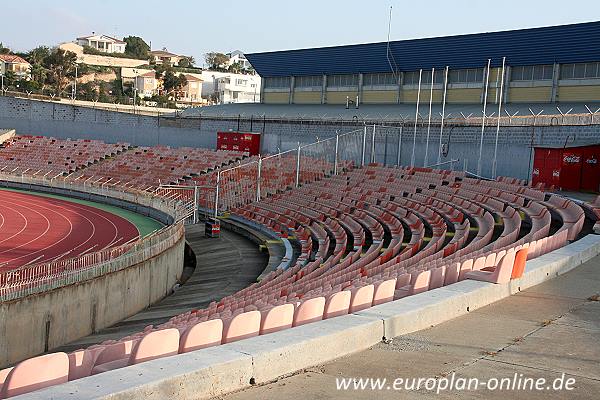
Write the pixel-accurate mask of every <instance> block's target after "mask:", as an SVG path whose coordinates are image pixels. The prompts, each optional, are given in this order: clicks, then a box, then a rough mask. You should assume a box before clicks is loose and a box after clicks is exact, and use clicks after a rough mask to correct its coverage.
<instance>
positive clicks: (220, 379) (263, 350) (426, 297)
mask: <svg viewBox="0 0 600 400" xmlns="http://www.w3.org/2000/svg"><path fill="white" fill-rule="evenodd" d="M598 254H600V236H598V235H588V236H586V237H584V238H582V239H581V240H579V241H578V242H576V243H573V244H570V245H568V246H566V247H563V248H561V249H559V250H556V251H554V252H552V253H549V254H546V255H544V256H541V257H538V258H536V259H534V260H530V261H529V262H528V263H527V270H526V272H525V274H524V276H523V277H522V278H520V279H518V280H514V281H512V282H510V283H507V284H503V285H494V284H491V283H486V282H478V281H470V280H467V281H462V282H458V283H455V284H453V285H449V286H445V287H443V288H440V289H435V290H431V291H428V292H425V293H421V294H418V295H414V296H410V297H408V298H404V299H401V300H397V301H393V302H390V303H386V304H382V305H379V306H376V307H372V308H369V309H367V310H364V311H361V312H358V313H356V314H351V315H346V316H342V317H337V318H333V319H330V320H325V321H321V322H316V323H312V324H307V325H303V326H300V327H296V328H292V329H288V330H285V331H281V332H277V333H274V334H269V335H264V336H258V337H255V338H251V339H245V340H243V341H239V342H234V343H230V344H226V345H221V346H218V347H213V348H209V349H203V350H198V351H196V352H192V353H188V354H182V355H178V356H173V357H169V358H164V359H159V360H154V361H150V362H147V363H143V364H139V365H135V366H131V367H127V368H124V369H119V370H115V371H110V372H106V373H103V374H101V375H97V376H93V377H88V378H84V379H79V380H76V381H72V382H69V383H67V384H64V385H58V386H54V387H51V388H47V389H44V390H40V391H38V392H33V393H30V394H27V395H23V396H21V397H16V398H15V399H22V400H25V399H30V400H33V399H36V400H41V399H82V400H83V399H107V400H108V399H111V400H118V399H132V398H144V399H146V400H154V399H157V400H158V399H164V398H170V399H188V398H194V399H205V398H210V397H214V396H218V395H221V394H224V393H228V392H232V391H235V390H239V389H243V388H245V387H249V386H251V384H255V383H264V382H268V381H270V380H273V379H276V378H278V377H280V376H282V375H285V374H289V373H292V372H295V371H299V370H301V369H303V368H307V367H310V366H314V365H318V364H321V363H324V362H328V361H331V360H333V359H335V358H338V357H341V356H344V355H347V354H350V353H354V352H358V351H361V350H364V349H366V348H368V347H371V346H373V345H375V344H377V343H378V342H380V341H381V340H382V338H384V337H385V338H392V337H395V336H398V335H402V334H406V333H410V332H414V331H417V330H421V329H424V328H427V327H429V326H432V325H436V324H439V323H442V322H445V321H447V320H449V319H452V318H455V317H457V316H460V315H464V314H466V313H468V312H470V311H473V310H475V309H477V308H480V307H483V306H485V305H488V304H491V303H493V302H495V301H498V300H500V299H502V298H505V297H508V296H510V294H511V293H514V292H515V291H518V288H521V289H524V288H526V287H530V286H533V285H537V284H539V283H542V282H544V281H546V280H549V279H552V278H553V277H555V276H557V275H561V274H564V273H566V272H568V271H570V270H571V269H573V268H576V267H577V266H579V265H581V264H582V263H584V262H586V261H588V260H589V259H591V258H592V257H595V256H596V255H598Z"/></svg>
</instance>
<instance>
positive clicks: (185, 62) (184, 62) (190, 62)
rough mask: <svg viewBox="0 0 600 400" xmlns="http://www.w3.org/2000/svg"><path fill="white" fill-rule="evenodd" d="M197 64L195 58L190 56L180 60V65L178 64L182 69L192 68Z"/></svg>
mask: <svg viewBox="0 0 600 400" xmlns="http://www.w3.org/2000/svg"><path fill="white" fill-rule="evenodd" d="M195 63H196V60H194V57H192V56H190V57H184V58H182V59H181V60H179V64H177V65H178V66H179V67H182V68H190V67H193V66H194V64H195Z"/></svg>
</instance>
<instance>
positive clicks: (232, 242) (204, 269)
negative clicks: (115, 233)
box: [57, 224, 269, 351]
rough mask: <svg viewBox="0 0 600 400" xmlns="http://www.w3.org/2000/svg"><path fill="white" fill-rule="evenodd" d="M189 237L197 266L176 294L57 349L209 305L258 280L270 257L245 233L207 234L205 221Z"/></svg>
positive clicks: (82, 344) (78, 345)
mask: <svg viewBox="0 0 600 400" xmlns="http://www.w3.org/2000/svg"><path fill="white" fill-rule="evenodd" d="M185 236H186V239H187V241H188V243H189V244H190V246H191V247H192V249H193V250H194V253H195V254H196V269H195V270H194V272H193V274H192V275H191V276H190V278H189V279H188V280H187V281H186V282H185V284H184V285H183V286H181V287H180V288H179V289H178V290H177V291H176V292H175V293H174V294H173V295H171V296H168V297H166V298H165V299H163V300H162V301H160V302H158V303H156V304H155V305H153V306H151V307H149V308H148V309H146V310H143V311H141V312H139V313H138V314H136V315H134V316H132V317H130V318H127V319H126V320H123V321H121V322H119V323H118V324H116V325H114V326H112V327H110V328H107V329H104V330H102V331H100V332H98V333H96V334H93V335H90V336H86V337H84V338H82V339H80V340H77V341H76V342H73V343H70V344H68V345H66V346H63V347H61V348H60V349H57V351H71V350H75V349H78V348H81V347H86V346H89V345H92V344H95V343H100V342H102V341H104V340H108V339H119V338H122V337H125V336H127V335H129V334H131V333H134V332H138V331H140V330H143V329H144V327H145V326H147V325H150V324H154V325H156V324H160V323H162V322H166V321H167V320H168V319H170V318H171V317H173V316H174V315H177V314H181V313H183V312H186V311H188V310H192V309H195V308H199V307H204V306H206V305H208V304H209V303H210V302H211V301H213V300H219V299H221V298H222V297H225V296H228V295H230V294H232V293H235V292H237V291H239V290H241V289H243V288H244V287H246V286H248V285H249V284H251V283H253V282H255V281H256V278H257V277H258V276H259V275H260V274H261V272H262V271H263V270H264V269H265V267H266V265H267V262H268V261H269V256H268V253H266V252H264V251H261V250H260V249H259V246H258V245H257V244H255V243H254V242H252V241H250V240H249V239H247V238H246V237H244V236H241V235H239V234H237V233H234V232H230V231H226V230H222V231H221V237H220V238H218V239H208V238H206V237H204V225H203V224H198V225H195V226H188V227H186V233H185Z"/></svg>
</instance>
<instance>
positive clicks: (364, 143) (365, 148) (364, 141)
mask: <svg viewBox="0 0 600 400" xmlns="http://www.w3.org/2000/svg"><path fill="white" fill-rule="evenodd" d="M366 152H367V125H365V128H364V132H363V141H362V161H361V164H360V165H361V166H363V167H364V166H365V153H366Z"/></svg>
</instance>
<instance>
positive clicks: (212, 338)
mask: <svg viewBox="0 0 600 400" xmlns="http://www.w3.org/2000/svg"><path fill="white" fill-rule="evenodd" d="M222 340H223V321H221V320H220V319H211V320H209V321H203V322H199V323H197V324H195V325H192V326H191V327H189V328H188V329H186V330H185V331H184V332H183V333H182V334H181V338H180V339H179V352H180V353H188V352H190V351H195V350H200V349H204V348H206V347H211V346H217V345H219V344H221V341H222Z"/></svg>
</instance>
